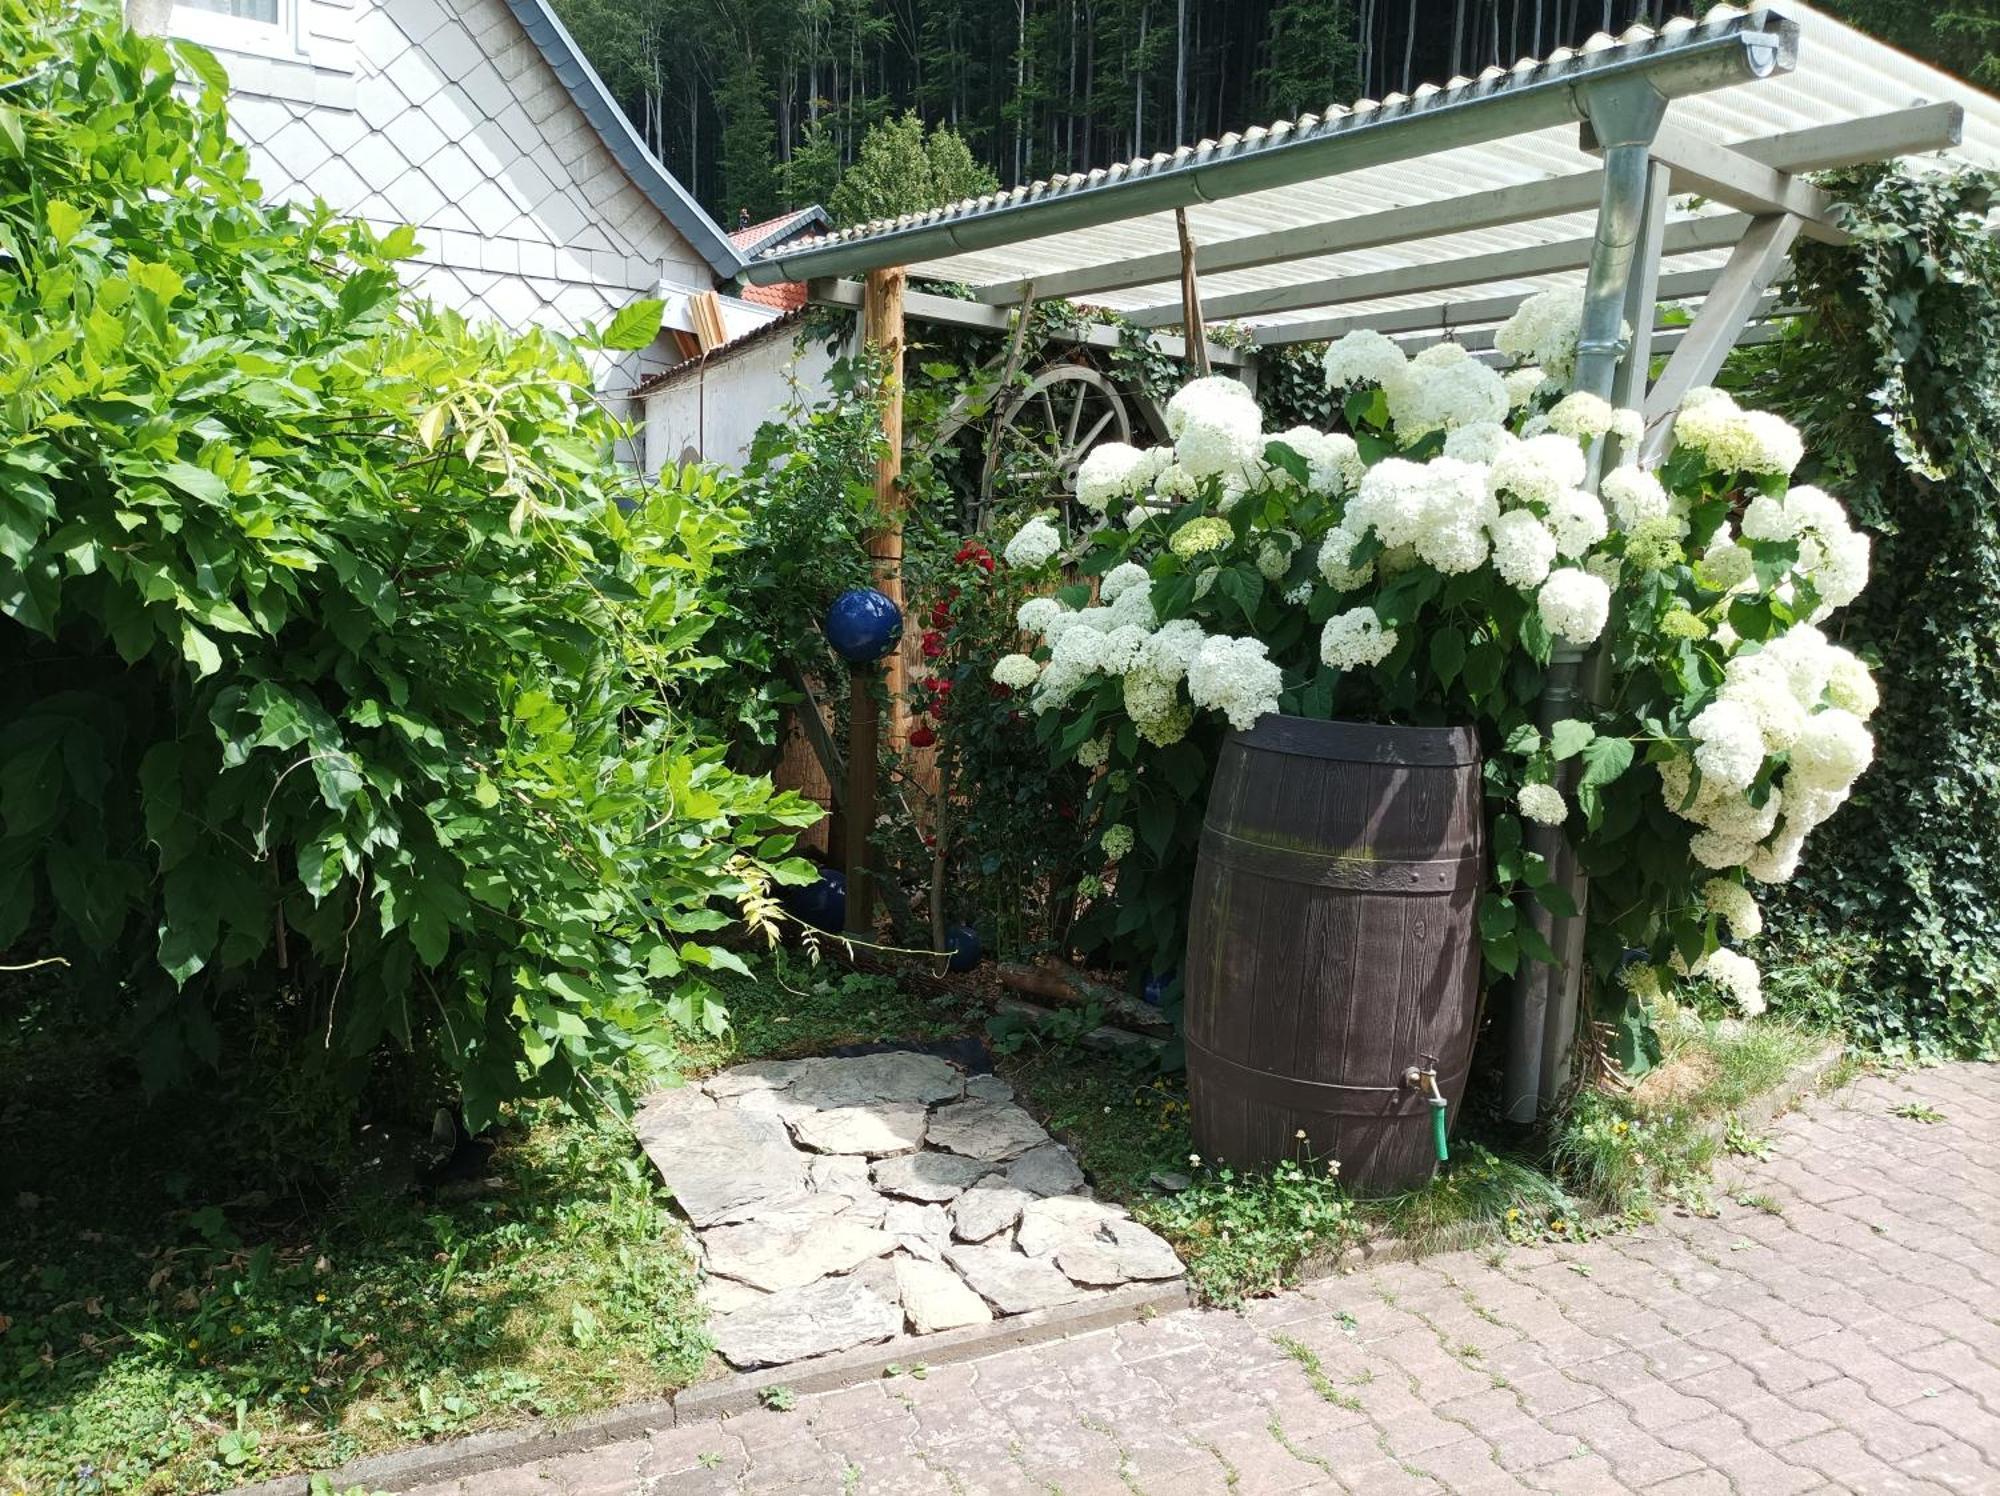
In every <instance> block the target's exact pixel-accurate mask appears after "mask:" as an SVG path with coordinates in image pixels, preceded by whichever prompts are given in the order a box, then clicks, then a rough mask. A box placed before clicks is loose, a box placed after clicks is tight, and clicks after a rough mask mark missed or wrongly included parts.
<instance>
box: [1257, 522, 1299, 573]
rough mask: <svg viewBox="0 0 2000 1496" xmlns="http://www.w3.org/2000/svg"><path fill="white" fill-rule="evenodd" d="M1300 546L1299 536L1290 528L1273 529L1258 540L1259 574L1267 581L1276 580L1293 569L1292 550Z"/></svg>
mask: <svg viewBox="0 0 2000 1496" xmlns="http://www.w3.org/2000/svg"><path fill="white" fill-rule="evenodd" d="M1298 548H1299V537H1298V536H1296V535H1294V534H1293V533H1292V532H1291V531H1290V530H1273V531H1272V532H1271V533H1270V534H1268V535H1266V536H1265V537H1264V538H1263V539H1262V540H1260V541H1258V542H1257V574H1258V575H1259V576H1261V577H1262V578H1263V579H1264V580H1265V581H1267V582H1275V581H1277V580H1278V579H1279V578H1280V577H1282V576H1283V575H1284V574H1285V573H1286V572H1287V571H1289V570H1291V565H1292V552H1293V551H1296V550H1297V549H1298Z"/></svg>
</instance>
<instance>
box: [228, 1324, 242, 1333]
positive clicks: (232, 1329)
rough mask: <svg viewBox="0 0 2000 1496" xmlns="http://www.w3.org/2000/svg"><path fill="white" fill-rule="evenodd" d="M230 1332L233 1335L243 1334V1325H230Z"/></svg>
mask: <svg viewBox="0 0 2000 1496" xmlns="http://www.w3.org/2000/svg"><path fill="white" fill-rule="evenodd" d="M229 1333H230V1334H232V1335H241V1334H242V1333H243V1326H241V1325H231V1326H230V1327H229Z"/></svg>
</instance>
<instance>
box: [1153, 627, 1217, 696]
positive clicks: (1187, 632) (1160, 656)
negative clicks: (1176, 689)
mask: <svg viewBox="0 0 2000 1496" xmlns="http://www.w3.org/2000/svg"><path fill="white" fill-rule="evenodd" d="M1207 642H1208V635H1207V634H1206V633H1204V632H1203V631H1202V627H1201V625H1200V624H1198V623H1196V622H1195V621H1194V620H1193V619H1192V618H1175V619H1172V620H1170V621H1169V622H1167V623H1163V624H1161V625H1160V627H1159V629H1158V631H1157V632H1156V633H1154V635H1153V637H1152V638H1151V639H1149V640H1147V641H1146V658H1145V660H1144V662H1143V665H1142V668H1143V669H1144V670H1145V671H1146V672H1147V673H1148V674H1149V675H1152V676H1154V677H1156V678H1157V679H1159V680H1161V681H1164V682H1165V683H1166V684H1167V685H1169V686H1176V685H1179V684H1180V683H1181V681H1182V680H1184V679H1185V678H1186V676H1187V673H1188V667H1189V666H1191V665H1192V664H1193V663H1194V661H1195V657H1196V656H1197V655H1199V654H1200V653H1201V647H1202V645H1204V644H1206V643H1207Z"/></svg>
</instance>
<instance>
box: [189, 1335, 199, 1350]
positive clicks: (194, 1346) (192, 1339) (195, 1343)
mask: <svg viewBox="0 0 2000 1496" xmlns="http://www.w3.org/2000/svg"><path fill="white" fill-rule="evenodd" d="M188 1349H189V1350H191V1351H198V1350H200V1349H201V1337H200V1336H199V1335H190V1336H189V1337H188Z"/></svg>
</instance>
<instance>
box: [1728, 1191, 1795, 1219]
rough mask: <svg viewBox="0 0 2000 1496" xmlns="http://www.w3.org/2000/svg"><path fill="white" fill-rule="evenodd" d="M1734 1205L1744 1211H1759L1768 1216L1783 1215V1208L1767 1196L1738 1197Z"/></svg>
mask: <svg viewBox="0 0 2000 1496" xmlns="http://www.w3.org/2000/svg"><path fill="white" fill-rule="evenodd" d="M1736 1203H1737V1204H1738V1205H1741V1206H1742V1207H1744V1208H1745V1209H1746V1210H1761V1211H1763V1212H1764V1214H1765V1215H1768V1216H1781V1215H1783V1214H1784V1213H1785V1207H1784V1206H1782V1205H1780V1204H1779V1203H1778V1202H1777V1201H1776V1200H1775V1199H1773V1198H1772V1197H1771V1196H1769V1195H1764V1194H1757V1195H1738V1196H1737V1197H1736Z"/></svg>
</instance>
